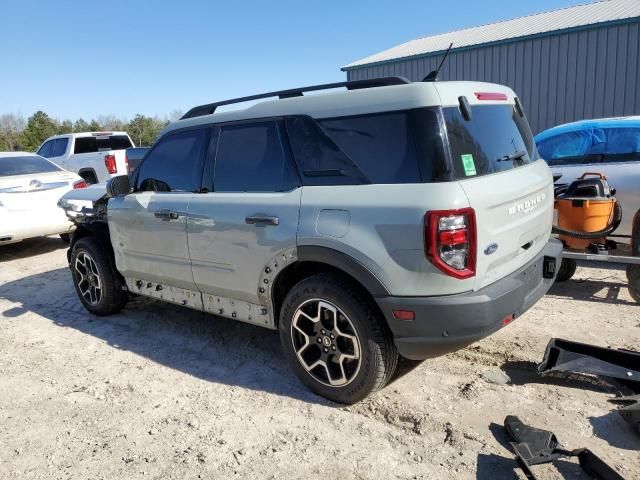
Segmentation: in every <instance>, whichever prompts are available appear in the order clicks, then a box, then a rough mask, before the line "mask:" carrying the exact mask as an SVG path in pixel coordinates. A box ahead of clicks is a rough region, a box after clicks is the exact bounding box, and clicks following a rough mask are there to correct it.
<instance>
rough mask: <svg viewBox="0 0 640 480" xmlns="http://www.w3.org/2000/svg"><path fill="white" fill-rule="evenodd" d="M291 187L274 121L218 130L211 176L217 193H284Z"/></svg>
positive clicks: (231, 126) (288, 168)
mask: <svg viewBox="0 0 640 480" xmlns="http://www.w3.org/2000/svg"><path fill="white" fill-rule="evenodd" d="M293 187H294V182H293V175H292V172H291V165H290V160H289V159H288V157H287V152H286V151H285V149H284V146H283V144H282V141H281V138H280V132H279V129H278V124H277V123H276V122H275V121H266V122H255V123H250V124H243V125H228V126H223V127H222V128H221V130H220V137H219V140H218V149H217V155H216V160H215V166H214V173H213V188H214V190H215V191H216V192H286V191H289V190H291V189H292V188H293Z"/></svg>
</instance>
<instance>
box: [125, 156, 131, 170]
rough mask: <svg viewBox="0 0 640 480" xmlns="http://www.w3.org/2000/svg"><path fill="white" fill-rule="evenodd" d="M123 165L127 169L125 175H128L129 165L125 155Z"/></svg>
mask: <svg viewBox="0 0 640 480" xmlns="http://www.w3.org/2000/svg"><path fill="white" fill-rule="evenodd" d="M124 166H125V167H126V169H127V175H129V174H130V173H131V167H130V166H129V157H127V156H126V155H125V156H124Z"/></svg>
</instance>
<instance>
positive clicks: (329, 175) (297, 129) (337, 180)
mask: <svg viewBox="0 0 640 480" xmlns="http://www.w3.org/2000/svg"><path fill="white" fill-rule="evenodd" d="M286 125H287V133H288V134H289V141H290V142H291V149H292V150H293V155H294V157H295V159H296V163H297V164H298V169H299V170H300V174H301V175H302V183H303V184H304V185H360V184H363V183H371V182H369V181H368V179H367V178H366V177H365V176H364V175H363V173H362V172H361V171H360V170H359V169H358V167H356V166H355V165H354V163H353V162H352V161H351V159H349V157H347V155H345V153H344V152H343V151H342V150H340V149H339V148H338V146H337V145H336V144H335V142H334V141H333V140H331V138H329V137H328V136H327V134H326V133H325V132H324V131H323V130H322V128H320V126H319V125H318V124H317V123H316V121H315V120H313V119H312V118H310V117H292V118H287V120H286Z"/></svg>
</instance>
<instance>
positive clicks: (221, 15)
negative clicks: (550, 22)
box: [0, 0, 584, 119]
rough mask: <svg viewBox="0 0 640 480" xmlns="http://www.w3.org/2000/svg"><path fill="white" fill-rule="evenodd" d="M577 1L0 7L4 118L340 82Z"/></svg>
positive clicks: (123, 111)
mask: <svg viewBox="0 0 640 480" xmlns="http://www.w3.org/2000/svg"><path fill="white" fill-rule="evenodd" d="M579 3H584V1H580V0H537V1H536V2H525V1H513V0H482V1H477V0H446V1H439V2H435V1H426V0H411V1H405V2H403V1H398V0H396V1H393V2H392V1H385V2H364V1H359V2H356V1H351V2H349V1H346V0H344V1H331V0H325V1H324V2H305V1H277V0H272V1H268V2H267V1H263V2H259V1H242V0H235V1H226V2H216V1H205V0H182V1H175V0H172V1H164V0H157V1H151V0H149V1H143V0H129V1H125V0H112V1H109V2H89V1H86V0H84V1H81V0H77V1H71V0H57V1H55V2H54V1H51V2H49V1H36V0H0V18H1V20H0V22H1V24H2V29H1V30H0V35H1V37H2V41H1V42H0V114H2V113H9V112H13V113H21V114H22V115H24V116H25V117H27V116H29V115H31V114H32V113H33V112H34V111H36V110H44V111H45V112H47V113H48V114H49V115H51V116H53V117H55V118H60V119H62V118H71V119H77V118H79V117H83V118H85V119H90V118H92V117H97V116H99V115H108V114H112V115H115V116H117V117H119V118H130V117H132V116H133V115H135V114H136V113H138V112H139V113H144V114H146V115H159V116H165V115H167V114H169V113H170V112H171V111H173V110H182V111H186V110H188V109H189V108H190V107H192V106H194V105H196V104H200V103H207V102H211V101H214V100H221V99H224V98H229V97H234V96H242V95H249V94H253V93H259V92H262V91H268V90H276V89H282V88H291V87H296V86H302V85H307V84H314V83H323V82H331V81H340V80H343V79H345V73H344V72H341V71H340V67H341V66H343V65H345V64H347V63H350V62H351V61H354V60H357V59H359V58H362V57H365V56H368V55H370V54H372V53H375V52H378V51H380V50H384V49H386V48H390V47H392V46H394V45H397V44H399V43H402V42H405V41H407V40H410V39H413V38H416V37H421V36H427V35H431V34H435V33H441V32H446V31H450V30H456V29H459V28H464V27H469V26H475V25H479V24H483V23H490V22H494V21H497V20H503V19H509V18H513V17H516V16H522V15H527V14H530V13H535V12H539V11H544V10H550V9H555V8H560V7H565V6H569V5H576V4H579Z"/></svg>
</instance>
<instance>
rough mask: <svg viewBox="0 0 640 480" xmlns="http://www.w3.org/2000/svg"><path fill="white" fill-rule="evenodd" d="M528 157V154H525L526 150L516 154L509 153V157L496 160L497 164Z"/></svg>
mask: <svg viewBox="0 0 640 480" xmlns="http://www.w3.org/2000/svg"><path fill="white" fill-rule="evenodd" d="M528 156H529V152H527V151H526V150H520V151H518V152H514V153H511V154H509V155H505V156H504V157H500V158H499V159H498V161H499V162H509V161H513V160H520V159H521V158H523V157H528Z"/></svg>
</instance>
